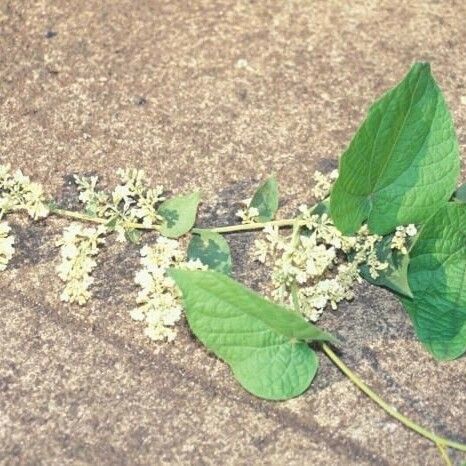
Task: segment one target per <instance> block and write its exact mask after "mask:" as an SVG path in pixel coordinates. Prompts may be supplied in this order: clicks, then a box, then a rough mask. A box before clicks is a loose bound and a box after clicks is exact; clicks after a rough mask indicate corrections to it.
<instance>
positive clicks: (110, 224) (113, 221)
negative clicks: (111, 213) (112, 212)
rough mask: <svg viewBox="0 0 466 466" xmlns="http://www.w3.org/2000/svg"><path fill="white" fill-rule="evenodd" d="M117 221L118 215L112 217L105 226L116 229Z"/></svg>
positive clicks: (112, 229)
mask: <svg viewBox="0 0 466 466" xmlns="http://www.w3.org/2000/svg"><path fill="white" fill-rule="evenodd" d="M117 222H118V217H117V216H115V217H112V218H111V219H110V220H109V221H108V222H107V223H106V224H105V226H106V227H107V228H108V230H110V231H114V230H115V227H116V224H117Z"/></svg>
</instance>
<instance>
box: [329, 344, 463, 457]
mask: <svg viewBox="0 0 466 466" xmlns="http://www.w3.org/2000/svg"><path fill="white" fill-rule="evenodd" d="M322 349H323V351H324V353H325V354H326V355H327V356H328V358H329V359H330V360H331V361H332V362H333V364H335V366H337V367H338V369H340V370H341V371H342V372H343V374H345V375H346V377H348V379H349V380H350V381H351V382H352V383H353V384H354V385H356V387H358V388H359V389H360V390H361V391H362V392H363V393H364V394H365V395H367V396H368V397H369V398H370V399H371V400H372V401H373V402H374V403H376V404H378V405H379V406H380V407H381V408H382V409H383V410H384V411H385V412H386V413H387V414H388V415H390V416H391V417H393V418H395V419H396V420H397V421H399V422H401V423H402V424H403V425H405V426H406V427H408V428H409V429H411V430H413V431H414V432H416V433H418V434H419V435H421V436H422V437H425V438H427V439H429V440H430V441H431V442H433V443H435V445H437V447H438V448H439V450H440V451H441V452H442V456H443V457H444V459H445V454H446V452H445V447H450V448H454V449H455V450H460V451H465V452H466V444H463V443H459V442H455V441H453V440H450V439H447V438H445V437H440V436H438V435H436V434H435V433H434V432H431V431H430V430H428V429H425V428H424V427H422V426H420V425H419V424H416V423H415V422H414V421H413V420H411V419H410V418H408V417H406V416H405V415H403V414H401V413H399V412H398V410H397V409H396V408H395V407H394V406H392V405H390V404H388V403H387V402H386V401H384V400H383V399H382V398H381V397H380V396H379V395H378V394H377V393H375V392H374V391H373V390H372V389H371V388H369V387H368V386H367V385H366V384H365V383H364V382H363V381H362V380H361V379H360V378H359V377H358V376H357V375H356V374H355V373H354V372H353V371H352V370H351V369H350V368H349V367H348V366H347V365H346V364H345V363H344V362H343V361H342V360H341V359H340V358H339V357H338V356H337V355H336V354H335V353H334V352H333V350H332V349H331V348H330V347H329V346H328V345H327V344H326V343H323V344H322ZM447 464H448V463H447Z"/></svg>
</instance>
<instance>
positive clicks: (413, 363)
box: [0, 0, 466, 466]
mask: <svg viewBox="0 0 466 466" xmlns="http://www.w3.org/2000/svg"><path fill="white" fill-rule="evenodd" d="M465 5H466V4H465V3H464V2H463V1H462V0H457V1H454V0H451V1H445V2H442V1H433V0H432V1H422V0H418V1H409V2H406V1H401V0H388V1H375V0H374V1H371V0H368V1H347V2H345V1H340V0H332V1H308V0H300V1H283V2H280V1H276V2H275V1H274V2H272V1H252V0H251V1H237V2H235V1H230V2H229V1H227V0H218V1H199V0H196V1H192V2H176V1H156V0H153V1H148V0H146V1H129V0H128V1H121V0H114V1H111V2H102V1H97V0H86V1H80V0H75V1H72V2H70V1H64V0H63V1H47V0H43V1H39V2H33V1H28V2H26V1H1V2H0V53H1V55H0V101H1V112H0V161H1V162H10V163H11V164H12V165H13V166H15V167H19V168H21V169H23V170H24V171H25V172H26V173H27V174H29V175H31V176H32V177H34V178H35V179H36V180H37V181H39V182H41V183H43V184H44V185H45V186H46V191H47V193H48V194H49V195H50V196H54V197H56V198H57V199H58V200H59V202H60V203H61V204H62V205H64V206H70V207H72V206H75V205H76V199H77V193H76V190H75V188H74V187H73V186H72V184H71V182H70V180H71V175H72V174H73V173H80V174H84V173H87V174H90V173H95V174H99V175H100V176H101V177H102V183H103V185H104V186H105V185H112V184H113V183H114V182H115V170H116V168H118V167H125V166H137V167H140V168H144V169H146V170H147V171H148V172H149V173H150V174H151V176H152V179H153V181H154V182H155V183H160V184H163V185H165V186H166V187H167V188H168V189H169V190H173V191H176V192H188V191H190V190H192V189H194V188H200V189H201V190H202V192H203V199H204V204H203V206H202V209H201V214H200V223H203V224H205V225H207V224H211V225H212V224H216V225H219V224H225V223H228V222H232V221H233V220H234V212H235V211H236V210H237V208H238V204H237V203H238V201H239V200H241V199H244V198H245V197H247V196H248V195H249V194H250V193H251V191H252V190H253V189H254V186H255V185H256V184H257V182H258V181H259V180H260V179H261V178H262V177H264V176H266V175H268V174H271V173H276V174H277V176H278V180H279V182H280V186H281V193H282V196H281V198H282V205H283V212H284V213H287V212H292V211H293V210H294V209H295V208H296V206H297V205H298V204H299V203H301V202H306V201H308V202H311V201H312V199H311V195H310V184H311V175H312V173H313V171H314V170H315V169H316V168H318V169H320V170H323V171H327V170H330V169H331V168H333V167H335V166H336V163H337V158H338V156H339V154H340V153H341V152H342V150H343V149H344V148H345V146H346V145H347V144H348V142H349V140H350V138H351V135H352V134H353V132H354V130H355V129H356V128H357V126H358V125H359V122H360V121H361V118H362V117H363V115H364V114H365V111H366V110H367V107H368V105H369V104H370V103H371V102H372V101H373V100H374V98H375V97H376V96H378V95H379V94H380V93H381V92H383V91H384V90H385V89H387V88H389V87H390V86H392V85H394V84H395V83H396V82H397V81H398V80H399V79H401V77H402V76H403V74H404V73H405V72H406V71H407V70H408V68H409V66H410V65H411V63H412V62H413V61H415V60H428V61H430V62H431V63H432V68H433V72H434V74H435V76H436V77H437V79H438V81H439V83H440V84H441V86H442V88H443V89H444V91H445V95H446V99H447V101H448V103H449V105H450V108H451V109H452V112H453V114H454V118H455V122H456V124H457V128H458V136H459V140H460V144H461V148H462V151H463V152H464V149H465V145H466V129H465V128H466V78H465V76H466V60H465V56H466V22H465V18H466V6H465ZM11 223H12V226H13V228H14V232H15V235H16V237H17V255H16V256H15V258H14V260H13V261H12V262H11V267H10V268H9V269H8V270H7V271H6V272H4V273H2V275H1V276H0V295H1V303H2V306H1V309H0V462H1V464H7V465H16V464H27V465H39V464H43V465H67V464H73V465H74V464H76V465H81V464H99V465H120V464H121V465H124V464H128V465H133V464H141V465H142V464H144V465H149V464H206V465H218V464H225V465H230V464H231V465H242V464H244V465H250V464H270V465H279V464H288V465H302V464H316V465H317V464H318V465H340V464H344V465H369V464H371V465H374V464H377V465H409V466H413V465H438V464H442V462H441V460H440V457H439V455H438V453H437V451H436V449H435V447H434V446H433V445H432V444H430V443H429V442H427V441H425V440H423V439H421V438H420V437H418V436H416V435H414V434H413V433H411V432H410V431H408V430H406V429H405V428H403V427H402V426H400V425H399V424H397V423H395V422H394V421H393V420H391V419H390V418H388V417H387V416H386V415H385V414H384V413H383V412H381V411H380V410H378V409H377V408H376V407H375V406H374V405H372V404H371V403H370V402H369V401H368V400H367V399H366V398H365V397H364V396H362V395H360V394H359V393H358V392H357V391H356V390H355V389H354V388H353V387H352V385H351V384H350V383H349V382H348V381H347V380H346V379H345V378H344V377H343V376H342V375H341V374H340V373H339V372H338V370H337V369H335V368H334V367H333V366H332V365H331V364H330V363H328V362H327V361H326V360H325V358H322V364H321V368H320V373H319V377H318V379H317V381H316V382H315V384H314V385H313V386H312V387H311V388H310V390H309V391H308V392H306V394H305V395H304V396H302V397H300V398H298V399H295V400H291V401H289V402H284V403H270V402H265V401H261V400H258V399H255V398H253V397H252V396H250V395H248V394H247V393H245V392H244V391H243V390H242V389H241V388H240V387H239V386H238V385H237V384H236V382H235V381H234V380H233V378H232V377H231V375H230V373H229V371H228V368H227V367H226V366H225V365H224V364H223V363H221V362H220V361H218V360H216V359H214V358H213V357H211V356H209V355H208V354H207V353H206V351H205V350H204V349H203V348H202V347H201V346H200V345H199V344H198V343H197V342H196V341H195V339H194V338H193V337H192V336H191V335H190V333H189V331H188V330H187V328H186V326H185V325H184V324H183V325H182V326H181V330H180V336H179V338H178V339H177V340H176V342H175V343H174V344H173V345H156V344H153V343H151V342H150V341H148V340H147V339H146V338H144V336H143V334H142V328H141V326H139V325H138V324H137V323H135V322H133V321H131V319H130V318H129V315H128V311H129V309H131V308H132V307H133V306H134V300H135V294H136V289H135V286H134V285H133V282H132V277H133V274H134V271H135V269H136V268H137V265H138V250H137V248H134V247H133V246H131V245H125V246H121V245H118V244H115V243H114V242H110V245H109V247H108V248H107V249H106V250H105V251H104V252H103V253H102V255H101V261H102V263H101V266H100V267H99V269H98V270H97V272H96V278H97V282H96V286H95V288H94V289H95V299H94V300H93V301H92V302H91V304H90V305H89V306H87V307H83V308H80V307H77V306H70V305H65V304H63V303H61V302H60V301H59V300H58V299H57V296H58V294H59V292H60V286H61V285H60V283H59V282H58V280H57V279H56V278H55V274H54V267H55V266H56V263H57V259H58V251H57V249H56V248H55V247H54V241H55V240H56V238H58V237H59V235H60V232H61V229H62V228H63V226H64V225H65V224H66V222H64V221H62V220H58V219H52V218H50V219H48V220H47V221H44V222H39V223H36V224H33V225H31V224H30V223H29V222H28V221H26V219H24V218H23V217H19V216H16V217H14V218H12V219H11ZM252 239H253V235H245V236H244V237H240V238H238V237H237V236H236V237H235V236H232V237H231V238H230V240H231V245H232V249H233V252H234V256H235V262H236V265H235V272H236V276H237V277H238V278H239V279H241V280H243V281H245V282H246V283H248V284H249V285H251V286H255V287H257V286H260V283H261V280H262V279H263V278H264V275H263V274H262V273H261V271H260V270H259V268H258V267H257V266H256V265H251V263H250V261H249V259H248V258H247V252H248V251H249V249H250V247H251V245H252ZM322 325H323V326H325V327H326V328H328V329H331V330H333V331H334V332H335V333H337V334H338V335H339V336H340V338H341V339H342V340H343V344H342V346H341V350H342V357H343V358H344V360H345V361H346V362H347V363H348V364H349V365H350V366H351V367H353V368H354V369H355V370H357V372H358V373H360V374H361V375H362V376H363V377H364V378H365V379H366V380H367V381H368V382H369V383H370V384H371V385H372V386H373V387H374V388H376V389H377V390H378V391H379V392H381V393H382V394H383V395H384V396H385V397H386V399H387V400H389V401H390V402H391V403H393V404H395V405H396V406H397V407H398V408H399V409H400V410H401V411H403V412H405V413H407V414H409V415H410V416H412V417H413V418H414V419H416V420H418V421H422V422H424V423H425V424H426V425H427V426H429V427H431V428H433V429H435V430H436V431H438V432H439V433H441V434H444V435H449V436H453V437H455V438H456V439H457V440H461V441H463V442H464V441H466V418H465V413H464V406H465V392H466V377H465V371H466V359H464V358H463V359H462V360H458V361H455V362H452V363H442V364H440V363H436V362H435V361H433V360H432V359H431V358H430V357H429V356H428V355H427V353H426V352H425V351H424V350H423V349H422V348H421V346H420V344H419V343H418V342H417V341H416V340H415V338H414V335H413V331H412V327H411V325H410V323H409V320H408V317H407V316H406V314H405V313H404V311H403V310H402V308H401V306H400V304H398V302H397V301H396V300H395V299H394V298H393V297H391V296H390V295H389V294H388V293H386V292H384V291H383V290H377V289H375V288H370V287H369V286H362V287H361V289H360V297H359V298H358V299H357V300H356V301H355V302H354V303H352V304H351V305H343V306H342V307H341V310H340V311H338V312H336V313H330V312H329V313H328V314H327V315H326V317H325V318H324V319H323V321H322ZM452 458H453V459H454V460H455V461H456V463H457V464H459V463H460V462H461V460H463V461H464V460H465V458H464V457H461V456H459V455H458V456H455V455H452Z"/></svg>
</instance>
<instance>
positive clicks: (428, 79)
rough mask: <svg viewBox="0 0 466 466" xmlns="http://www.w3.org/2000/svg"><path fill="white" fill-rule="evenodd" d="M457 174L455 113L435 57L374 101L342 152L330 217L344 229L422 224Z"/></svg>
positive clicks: (379, 229) (452, 185)
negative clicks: (433, 64) (437, 76)
mask: <svg viewBox="0 0 466 466" xmlns="http://www.w3.org/2000/svg"><path fill="white" fill-rule="evenodd" d="M458 174H459V150H458V141H457V139H456V134H455V129H454V127H453V122H452V119H451V115H450V112H449V110H448V108H447V105H446V103H445V100H444V98H443V95H442V92H441V91H440V89H439V87H438V86H437V84H436V82H435V80H434V78H433V77H432V74H431V72H430V66H429V64H427V63H416V64H415V65H414V66H413V67H412V68H411V70H410V72H409V73H408V74H407V75H406V77H405V78H404V79H403V81H401V83H400V84H399V85H398V86H396V87H395V88H394V89H392V90H391V91H390V92H388V93H387V94H385V95H384V96H383V97H382V98H381V99H380V100H379V101H377V102H376V103H375V104H374V105H373V106H372V107H371V108H370V110H369V114H368V116H367V118H366V120H365V121H364V123H363V124H362V126H361V127H360V128H359V130H358V132H357V133H356V135H355V136H354V138H353V140H352V141H351V144H350V146H349V148H348V149H347V150H346V152H345V153H344V154H343V156H342V157H341V160H340V167H339V176H338V179H337V181H336V182H335V185H334V187H333V189H332V193H331V196H330V211H331V216H332V219H333V221H334V222H335V225H336V226H337V227H338V228H339V229H340V230H341V231H342V232H343V233H345V234H353V233H355V232H356V231H357V230H358V229H359V227H360V226H361V224H362V223H363V222H364V221H366V220H367V224H368V226H369V229H370V230H371V231H372V232H374V233H378V234H381V235H384V234H387V233H390V232H392V231H393V230H394V229H395V227H396V226H397V225H407V224H409V223H415V224H421V223H424V222H425V221H426V220H427V219H428V218H429V217H430V216H431V215H432V212H435V211H436V210H437V209H439V208H440V207H441V206H442V204H444V203H445V202H447V201H448V199H450V197H451V195H452V193H453V191H454V189H455V185H456V181H457V178H458Z"/></svg>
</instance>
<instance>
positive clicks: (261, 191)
mask: <svg viewBox="0 0 466 466" xmlns="http://www.w3.org/2000/svg"><path fill="white" fill-rule="evenodd" d="M249 207H255V208H256V209H257V210H258V211H259V216H258V217H257V221H258V222H269V221H270V220H272V219H273V218H274V217H275V214H276V213H277V210H278V183H277V180H276V179H275V178H274V177H273V176H272V177H270V178H268V179H267V180H265V181H264V182H263V183H262V184H261V185H260V186H259V188H258V189H257V191H256V192H255V193H254V196H253V198H252V200H251V203H250V204H249Z"/></svg>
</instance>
